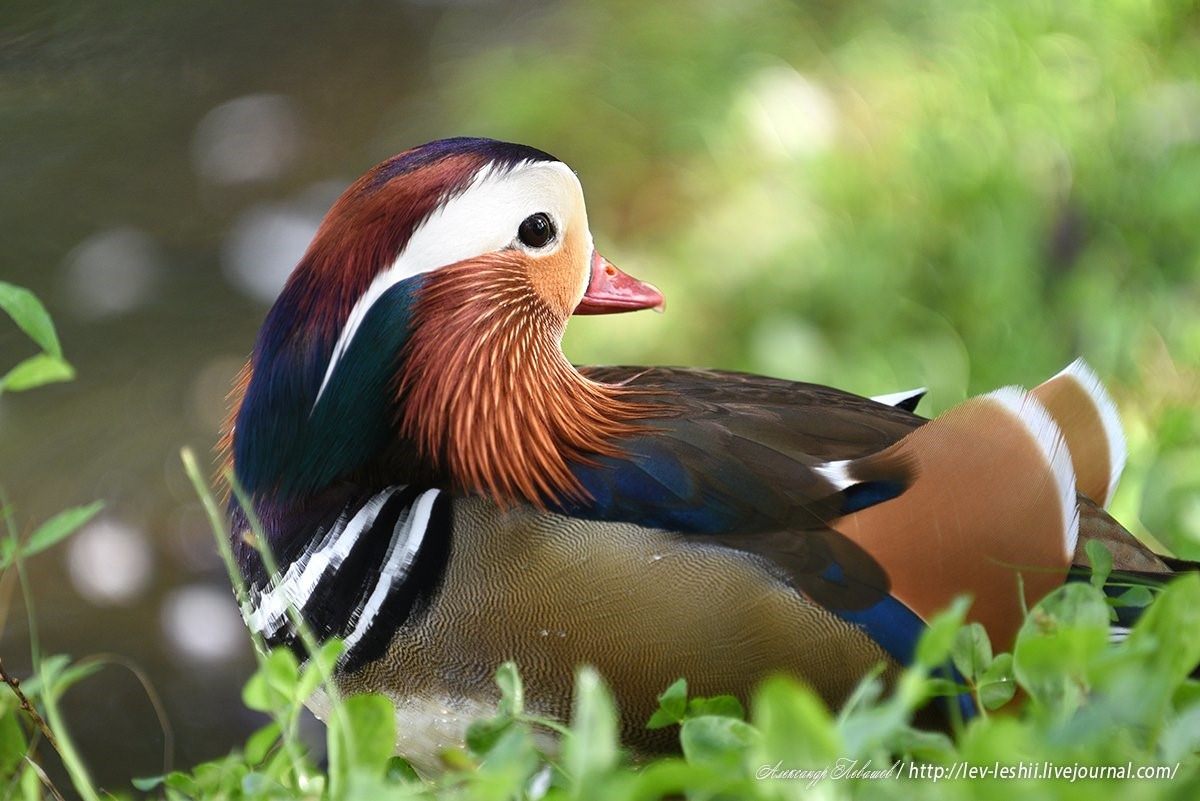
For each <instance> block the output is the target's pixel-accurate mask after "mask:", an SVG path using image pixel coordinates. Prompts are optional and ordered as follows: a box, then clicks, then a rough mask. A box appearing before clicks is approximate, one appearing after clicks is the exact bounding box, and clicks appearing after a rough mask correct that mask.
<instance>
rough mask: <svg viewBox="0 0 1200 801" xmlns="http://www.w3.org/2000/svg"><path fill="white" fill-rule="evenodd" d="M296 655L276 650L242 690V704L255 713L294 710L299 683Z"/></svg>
mask: <svg viewBox="0 0 1200 801" xmlns="http://www.w3.org/2000/svg"><path fill="white" fill-rule="evenodd" d="M299 671H300V668H299V665H298V664H297V662H296V656H295V654H293V653H292V652H291V651H289V650H287V649H286V648H276V649H275V650H273V651H271V652H270V653H269V654H267V658H266V660H265V661H264V662H263V664H262V666H261V667H259V669H258V671H257V672H255V674H254V675H253V676H251V677H250V680H249V681H247V682H246V686H245V687H243V688H242V703H244V704H245V705H246V706H247V707H248V708H249V709H253V710H256V711H258V712H285V711H287V710H290V709H292V708H293V707H295V706H296V705H297V704H298V703H299V700H298V699H297V697H296V696H297V689H298V688H299V684H300V677H299Z"/></svg>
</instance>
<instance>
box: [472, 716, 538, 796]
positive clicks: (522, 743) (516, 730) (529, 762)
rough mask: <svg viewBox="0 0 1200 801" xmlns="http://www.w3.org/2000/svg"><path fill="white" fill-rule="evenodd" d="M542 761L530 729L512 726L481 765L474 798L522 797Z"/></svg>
mask: <svg viewBox="0 0 1200 801" xmlns="http://www.w3.org/2000/svg"><path fill="white" fill-rule="evenodd" d="M538 764H539V758H538V753H537V749H536V748H535V747H534V745H533V738H532V737H531V736H530V734H529V729H528V727H525V726H517V725H514V726H510V727H509V728H508V729H507V730H505V732H504V733H503V734H502V735H501V736H500V738H499V740H497V741H496V743H495V745H493V746H492V748H491V750H490V751H489V752H488V755H487V756H486V757H485V758H484V759H483V760H482V761H481V762H480V764H479V771H478V773H477V774H476V775H475V776H474V777H472V778H473V781H472V782H471V784H472V790H473V791H474V792H473V793H472V795H471V798H473V799H479V801H485V800H486V799H496V800H497V801H501V799H509V798H520V797H522V796H523V790H524V789H525V788H526V787H527V786H528V784H529V781H530V779H531V778H532V777H533V774H534V772H535V771H536V770H537V769H538Z"/></svg>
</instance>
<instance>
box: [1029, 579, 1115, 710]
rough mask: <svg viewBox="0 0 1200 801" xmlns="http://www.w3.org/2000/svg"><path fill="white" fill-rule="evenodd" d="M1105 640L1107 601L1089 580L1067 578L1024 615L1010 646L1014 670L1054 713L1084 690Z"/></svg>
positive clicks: (1074, 704)
mask: <svg viewBox="0 0 1200 801" xmlns="http://www.w3.org/2000/svg"><path fill="white" fill-rule="evenodd" d="M1107 645H1108V604H1107V603H1106V601H1105V597H1104V593H1103V592H1101V591H1100V590H1098V589H1096V588H1095V587H1093V586H1092V585H1090V584H1082V583H1079V582H1072V583H1069V584H1066V585H1064V586H1062V587H1059V588H1058V589H1056V590H1055V591H1054V592H1052V593H1050V594H1049V595H1047V596H1046V597H1045V598H1043V599H1042V600H1041V602H1039V603H1038V605H1037V606H1035V607H1034V608H1033V609H1032V610H1030V613H1029V616H1028V617H1026V618H1025V623H1024V625H1022V627H1021V630H1020V632H1019V633H1018V634H1017V641H1016V645H1015V647H1014V649H1013V674H1014V675H1015V676H1016V678H1017V681H1019V682H1020V683H1021V686H1023V687H1024V688H1025V689H1026V690H1028V691H1029V694H1030V695H1031V696H1033V697H1034V698H1035V699H1036V700H1037V701H1039V702H1040V703H1041V704H1042V705H1044V706H1045V707H1046V708H1047V709H1049V710H1051V711H1052V712H1055V713H1057V714H1059V715H1068V714H1070V713H1071V712H1072V711H1073V710H1074V709H1075V708H1077V707H1078V705H1079V704H1080V703H1081V702H1082V700H1083V698H1084V696H1085V695H1086V694H1087V692H1088V690H1089V673H1090V670H1091V667H1092V665H1093V662H1094V660H1095V659H1096V657H1097V656H1099V655H1100V654H1101V653H1103V652H1104V650H1105V648H1106V647H1107Z"/></svg>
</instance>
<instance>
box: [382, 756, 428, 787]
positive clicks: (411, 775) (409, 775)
mask: <svg viewBox="0 0 1200 801" xmlns="http://www.w3.org/2000/svg"><path fill="white" fill-rule="evenodd" d="M386 778H387V781H388V783H389V784H401V783H404V782H420V781H421V775H420V774H419V773H417V770H416V768H414V767H413V766H412V764H411V763H410V762H409V761H408V760H407V759H405V758H404V757H401V756H394V757H392V758H391V759H389V760H388V762H387V773H386Z"/></svg>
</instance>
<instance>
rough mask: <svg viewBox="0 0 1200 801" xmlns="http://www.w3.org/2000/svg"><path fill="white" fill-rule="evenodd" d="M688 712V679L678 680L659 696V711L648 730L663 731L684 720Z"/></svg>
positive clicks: (648, 723) (651, 719)
mask: <svg viewBox="0 0 1200 801" xmlns="http://www.w3.org/2000/svg"><path fill="white" fill-rule="evenodd" d="M686 711H687V679H682V678H681V679H676V680H675V682H674V683H672V684H671V686H670V687H668V688H667V689H665V690H663V691H662V693H661V694H660V695H659V696H658V709H656V710H654V714H653V715H651V716H650V720H649V721H648V722H647V723H646V728H647V729H662V728H666V727H667V726H672V725H674V724H676V723H679V722H681V721H682V720H683V716H684V713H685V712H686Z"/></svg>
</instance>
